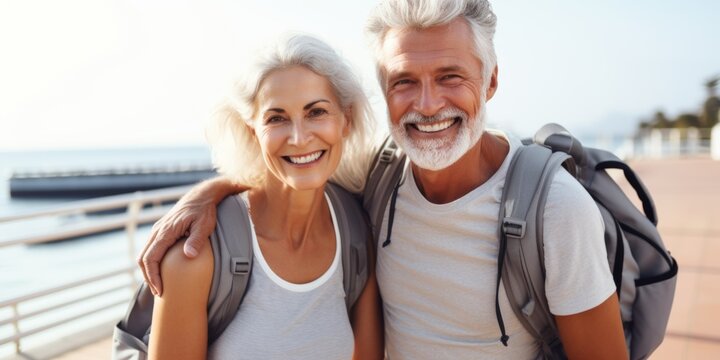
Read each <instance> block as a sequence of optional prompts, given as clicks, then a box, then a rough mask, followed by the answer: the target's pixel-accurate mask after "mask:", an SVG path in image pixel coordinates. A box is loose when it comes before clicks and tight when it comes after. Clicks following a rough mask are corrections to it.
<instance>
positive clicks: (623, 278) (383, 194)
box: [363, 124, 678, 359]
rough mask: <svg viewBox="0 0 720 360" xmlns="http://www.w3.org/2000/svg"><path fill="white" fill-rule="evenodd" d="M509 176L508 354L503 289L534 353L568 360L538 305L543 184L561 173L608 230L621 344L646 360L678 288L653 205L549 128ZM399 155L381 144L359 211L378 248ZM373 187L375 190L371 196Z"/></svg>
mask: <svg viewBox="0 0 720 360" xmlns="http://www.w3.org/2000/svg"><path fill="white" fill-rule="evenodd" d="M523 143H524V145H525V146H522V147H521V148H520V149H518V151H516V152H515V155H514V157H513V158H512V159H511V162H510V167H509V169H508V173H507V178H506V181H505V186H504V188H503V194H502V199H501V205H500V214H499V217H498V219H501V221H499V224H498V239H499V241H500V246H499V255H498V256H499V257H498V277H497V283H496V301H495V312H496V315H497V319H498V326H499V327H500V331H501V341H502V342H503V343H504V344H505V345H507V342H508V340H509V337H508V336H507V334H506V333H505V325H504V323H503V319H502V314H501V312H500V306H499V301H498V299H497V294H498V293H499V291H497V290H499V286H500V282H501V281H500V280H501V279H502V283H503V285H504V288H505V291H506V293H507V295H508V298H509V300H510V304H511V305H512V309H513V312H514V313H515V314H516V315H517V317H518V319H519V320H520V322H521V323H522V324H523V326H524V327H525V328H526V329H527V330H528V331H529V332H530V334H532V335H533V336H534V337H535V339H536V340H537V341H538V343H539V344H541V348H542V352H543V357H544V358H547V359H562V358H565V354H564V351H563V348H562V344H561V343H560V339H559V336H558V332H557V327H556V325H555V320H554V317H553V315H552V314H551V313H550V310H549V308H548V304H547V299H546V297H545V267H544V254H543V238H542V217H543V210H544V208H545V207H544V204H545V199H546V197H547V194H548V191H549V188H550V187H549V185H550V183H551V182H552V179H553V177H554V175H555V174H556V173H557V172H558V171H559V170H560V168H561V167H565V168H566V169H567V170H568V171H569V172H570V173H571V174H572V175H574V176H576V178H577V180H578V181H579V182H580V183H581V184H582V185H583V187H584V188H585V189H586V190H587V191H588V193H589V194H590V195H591V196H592V198H593V199H594V200H595V202H596V204H597V206H598V208H599V209H600V213H601V214H602V217H603V221H604V222H605V246H606V249H607V254H608V266H609V267H610V270H611V272H612V274H613V279H614V281H615V285H616V288H617V295H618V297H619V300H620V305H621V312H622V314H621V316H622V319H623V326H624V330H625V338H626V340H627V344H628V350H629V354H630V358H631V359H645V358H647V357H649V356H650V354H651V353H652V352H653V351H654V350H655V349H656V348H657V347H658V346H659V345H660V343H661V342H662V340H663V337H664V335H665V329H666V327H667V322H668V318H669V316H670V309H671V307H672V301H673V296H674V293H675V283H676V281H677V272H678V266H677V263H676V261H675V259H674V258H672V256H670V253H669V252H668V251H667V250H666V249H665V246H664V245H663V242H662V239H661V238H660V235H659V233H658V231H657V227H656V226H657V214H656V212H655V205H654V204H653V201H652V198H651V197H650V194H649V193H648V191H647V189H646V188H645V186H644V185H643V184H642V182H641V181H640V179H639V178H638V177H637V176H636V175H635V173H634V172H633V171H632V169H631V168H630V167H629V166H628V165H627V164H625V163H624V162H622V161H621V160H620V159H618V158H617V157H616V156H615V155H613V154H612V153H610V152H607V151H604V150H599V149H592V148H583V147H582V145H581V144H580V143H579V142H578V141H577V140H576V139H575V138H573V137H572V136H571V135H570V134H569V133H568V132H567V131H566V130H565V129H564V128H562V127H561V126H559V125H556V124H548V125H546V126H544V127H543V128H541V129H540V131H538V133H537V134H536V136H535V138H534V141H524V142H523ZM404 164H405V155H404V154H402V151H400V150H399V149H398V148H397V146H396V145H395V144H394V143H393V141H392V140H391V139H390V138H388V139H387V140H386V142H385V144H384V145H383V149H382V151H381V153H380V154H379V155H378V158H377V160H376V161H375V165H374V168H373V171H372V172H371V174H370V176H369V178H368V188H366V191H365V196H366V197H365V199H364V200H363V204H364V205H365V208H366V210H367V211H368V215H369V216H370V220H371V222H372V225H373V227H372V229H373V234H374V235H375V239H376V241H379V240H382V239H381V238H380V228H381V226H382V217H383V214H384V211H385V208H386V206H387V204H388V201H389V202H390V216H389V219H388V227H387V228H388V233H387V236H386V237H385V240H384V241H383V247H384V246H387V245H389V244H390V242H391V235H392V222H393V216H392V214H393V213H394V208H395V199H396V197H397V189H398V187H399V183H400V178H401V177H402V170H403V165H404ZM607 169H620V170H622V171H623V173H624V175H625V177H626V178H627V180H628V181H629V183H630V184H631V185H632V187H633V189H634V190H635V191H636V192H637V195H638V197H639V198H640V200H641V202H642V204H643V211H644V214H643V213H642V212H640V211H638V210H637V209H636V208H635V206H634V205H633V204H632V203H631V202H630V200H629V199H628V198H627V196H626V195H625V194H624V193H623V191H622V190H621V189H620V187H618V185H617V184H616V183H615V181H614V180H613V179H612V178H611V177H610V176H609V175H608V173H607V172H606V170H607ZM371 185H375V186H376V187H375V188H370V186H371Z"/></svg>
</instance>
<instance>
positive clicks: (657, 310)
mask: <svg viewBox="0 0 720 360" xmlns="http://www.w3.org/2000/svg"><path fill="white" fill-rule="evenodd" d="M671 259H672V261H673V266H672V267H671V269H670V270H668V271H667V272H665V273H663V274H660V275H658V276H653V277H651V278H646V279H637V280H636V282H635V284H636V298H635V305H636V306H634V307H633V321H632V328H633V331H632V335H631V336H632V342H631V346H630V358H632V359H643V358H646V357H647V356H649V355H650V354H651V353H652V352H653V351H654V350H655V349H656V348H657V347H658V346H660V343H662V340H663V337H664V336H665V330H666V329H667V324H668V320H669V318H670V317H669V314H670V309H671V308H672V303H673V294H674V293H675V285H676V283H677V272H678V266H677V262H675V259H674V258H672V257H671ZM636 330H642V331H636Z"/></svg>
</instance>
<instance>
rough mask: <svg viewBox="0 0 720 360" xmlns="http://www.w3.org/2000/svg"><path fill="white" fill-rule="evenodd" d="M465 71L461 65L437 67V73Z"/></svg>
mask: <svg viewBox="0 0 720 360" xmlns="http://www.w3.org/2000/svg"><path fill="white" fill-rule="evenodd" d="M462 71H465V69H463V68H462V67H461V66H458V65H450V66H443V67H441V68H439V69H437V72H439V73H448V72H462Z"/></svg>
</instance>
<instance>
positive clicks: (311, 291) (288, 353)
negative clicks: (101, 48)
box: [208, 193, 354, 360]
mask: <svg viewBox="0 0 720 360" xmlns="http://www.w3.org/2000/svg"><path fill="white" fill-rule="evenodd" d="M240 196H241V197H242V198H243V200H244V201H245V203H246V204H247V205H248V208H249V202H248V201H247V195H246V193H245V194H243V195H240ZM325 199H326V201H327V202H328V206H329V207H330V213H331V214H332V221H333V225H334V228H335V239H336V245H335V248H336V250H335V257H334V259H333V261H332V264H331V265H330V268H328V269H327V271H325V273H324V274H322V275H321V276H320V277H318V278H317V279H315V280H313V281H311V282H309V283H306V284H294V283H290V282H287V281H285V280H283V279H282V278H281V277H279V276H278V275H277V274H275V273H274V272H273V271H272V269H271V268H270V266H269V265H268V264H267V262H266V261H265V258H264V257H263V254H262V251H261V250H260V246H259V245H258V240H257V236H256V234H255V229H254V226H253V229H252V234H253V239H252V242H253V256H254V265H253V269H252V273H251V275H250V281H249V283H248V288H247V291H246V293H245V298H244V299H243V301H242V304H241V305H240V309H239V310H238V313H237V314H236V315H235V318H234V319H233V320H232V322H231V323H230V324H229V325H228V327H227V328H226V329H225V331H224V332H223V333H222V335H220V337H219V338H218V339H217V340H216V341H215V342H214V343H213V344H212V345H211V346H210V348H209V349H208V359H217V360H225V359H351V358H352V354H353V348H354V338H353V332H352V328H351V327H350V321H349V318H348V313H347V309H346V307H345V291H344V289H343V283H342V277H343V274H342V264H341V260H340V259H341V248H342V247H341V244H340V232H339V231H338V225H337V220H336V219H335V211H334V209H333V208H332V204H331V203H330V200H329V199H328V198H327V195H326V196H325Z"/></svg>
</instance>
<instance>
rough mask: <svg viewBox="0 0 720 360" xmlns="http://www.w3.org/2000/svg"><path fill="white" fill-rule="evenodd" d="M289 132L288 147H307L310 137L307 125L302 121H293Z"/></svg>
mask: <svg viewBox="0 0 720 360" xmlns="http://www.w3.org/2000/svg"><path fill="white" fill-rule="evenodd" d="M290 131H291V133H290V139H289V143H290V145H295V146H299V147H302V146H304V145H307V143H308V142H309V141H310V139H311V137H312V135H311V134H310V131H309V129H308V127H307V125H306V124H305V122H304V120H302V119H301V120H297V121H293V126H292V129H291V130H290Z"/></svg>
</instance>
